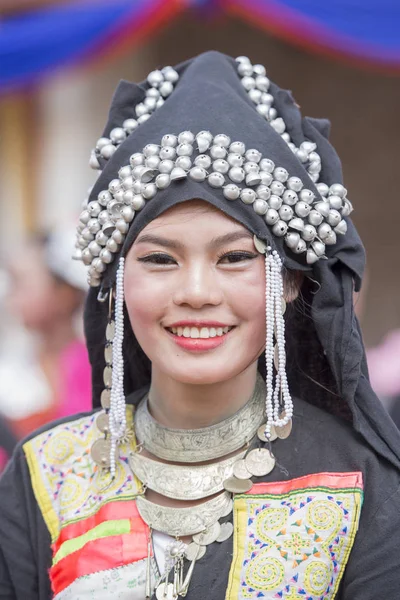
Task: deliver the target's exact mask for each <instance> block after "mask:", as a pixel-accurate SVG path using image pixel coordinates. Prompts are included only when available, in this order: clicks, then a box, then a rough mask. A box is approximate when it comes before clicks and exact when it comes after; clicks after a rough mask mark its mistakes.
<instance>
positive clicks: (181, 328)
mask: <svg viewBox="0 0 400 600" xmlns="http://www.w3.org/2000/svg"><path fill="white" fill-rule="evenodd" d="M177 334H178V335H180V336H182V335H183V327H178V330H177Z"/></svg>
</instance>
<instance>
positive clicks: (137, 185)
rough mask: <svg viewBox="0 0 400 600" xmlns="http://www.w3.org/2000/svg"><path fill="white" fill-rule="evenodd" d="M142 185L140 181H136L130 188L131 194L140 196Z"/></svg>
mask: <svg viewBox="0 0 400 600" xmlns="http://www.w3.org/2000/svg"><path fill="white" fill-rule="evenodd" d="M143 185H144V184H143V183H142V182H141V181H140V180H136V181H135V182H134V184H133V186H132V192H133V194H134V195H135V194H141V193H142V187H143Z"/></svg>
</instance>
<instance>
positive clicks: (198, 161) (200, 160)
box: [194, 154, 212, 169]
mask: <svg viewBox="0 0 400 600" xmlns="http://www.w3.org/2000/svg"><path fill="white" fill-rule="evenodd" d="M211 163H212V161H211V158H210V157H209V156H208V155H207V154H199V156H196V158H195V159H194V164H195V165H196V166H197V167H202V168H203V169H209V168H210V167H211Z"/></svg>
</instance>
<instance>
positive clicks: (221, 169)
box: [212, 158, 230, 175]
mask: <svg viewBox="0 0 400 600" xmlns="http://www.w3.org/2000/svg"><path fill="white" fill-rule="evenodd" d="M212 168H213V170H214V171H218V173H222V174H223V175H225V174H226V173H227V172H228V171H229V168H230V167H229V163H228V161H226V160H224V159H223V158H218V159H217V160H214V162H213V163H212Z"/></svg>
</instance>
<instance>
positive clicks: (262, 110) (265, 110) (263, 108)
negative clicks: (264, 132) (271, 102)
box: [256, 104, 269, 119]
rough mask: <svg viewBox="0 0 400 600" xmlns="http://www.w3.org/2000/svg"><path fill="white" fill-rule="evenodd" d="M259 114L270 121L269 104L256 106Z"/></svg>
mask: <svg viewBox="0 0 400 600" xmlns="http://www.w3.org/2000/svg"><path fill="white" fill-rule="evenodd" d="M256 110H257V112H258V113H259V114H260V115H261V116H262V117H264V119H268V117H269V106H268V104H258V105H257V106H256Z"/></svg>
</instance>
